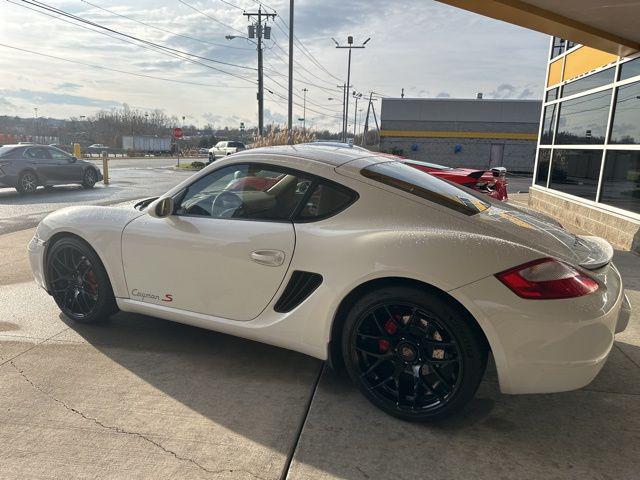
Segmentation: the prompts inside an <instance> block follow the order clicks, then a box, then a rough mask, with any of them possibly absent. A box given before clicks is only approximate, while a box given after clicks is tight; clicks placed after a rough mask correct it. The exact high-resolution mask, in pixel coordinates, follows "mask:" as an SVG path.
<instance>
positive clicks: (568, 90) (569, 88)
mask: <svg viewBox="0 0 640 480" xmlns="http://www.w3.org/2000/svg"><path fill="white" fill-rule="evenodd" d="M615 74H616V69H615V67H611V68H607V69H606V70H602V71H600V72H598V73H594V74H593V75H589V76H587V77H582V78H580V79H578V80H575V81H573V82H571V83H567V84H566V85H565V86H564V87H563V88H562V96H563V97H568V96H569V95H573V94H575V93H580V92H586V91H587V90H591V89H592V88H596V87H602V86H604V85H608V84H610V83H612V82H613V80H614V77H615Z"/></svg>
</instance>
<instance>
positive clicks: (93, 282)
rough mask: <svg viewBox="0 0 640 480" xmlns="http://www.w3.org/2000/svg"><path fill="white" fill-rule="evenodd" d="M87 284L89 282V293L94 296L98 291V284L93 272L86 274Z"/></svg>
mask: <svg viewBox="0 0 640 480" xmlns="http://www.w3.org/2000/svg"><path fill="white" fill-rule="evenodd" d="M87 282H89V287H91V293H93V294H95V293H96V292H97V291H98V282H96V277H95V276H94V274H93V270H89V271H88V272H87Z"/></svg>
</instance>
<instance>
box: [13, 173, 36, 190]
mask: <svg viewBox="0 0 640 480" xmlns="http://www.w3.org/2000/svg"><path fill="white" fill-rule="evenodd" d="M37 189H38V176H37V175H36V172H34V171H33V170H26V171H24V172H22V173H21V174H20V176H19V177H18V183H17V185H16V190H17V191H18V193H34V192H35V191H36V190H37Z"/></svg>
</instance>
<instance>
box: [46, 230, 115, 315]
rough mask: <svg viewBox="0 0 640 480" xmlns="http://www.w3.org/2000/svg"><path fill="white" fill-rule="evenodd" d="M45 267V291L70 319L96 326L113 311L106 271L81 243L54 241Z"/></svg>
mask: <svg viewBox="0 0 640 480" xmlns="http://www.w3.org/2000/svg"><path fill="white" fill-rule="evenodd" d="M45 265H46V278H47V285H48V290H49V292H50V293H51V295H52V296H53V299H54V300H55V302H56V303H57V304H58V307H60V310H62V313H64V314H65V315H66V316H67V317H69V318H70V319H72V320H75V321H77V322H82V323H96V322H99V321H102V320H105V319H106V318H108V317H109V316H110V315H111V314H112V313H114V312H115V311H116V310H117V307H116V303H115V298H114V295H113V290H112V289H111V282H109V277H108V276H107V272H106V270H105V268H104V266H103V265H102V262H101V261H100V258H99V257H98V255H97V254H96V253H95V252H94V251H93V249H91V247H89V246H88V245H87V244H86V243H84V242H83V241H81V240H79V239H77V238H73V237H66V238H62V239H60V240H58V241H57V242H55V243H54V244H53V245H52V246H51V247H50V248H49V249H48V252H47V257H46V260H45Z"/></svg>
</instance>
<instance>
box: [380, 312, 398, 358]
mask: <svg viewBox="0 0 640 480" xmlns="http://www.w3.org/2000/svg"><path fill="white" fill-rule="evenodd" d="M382 328H384V331H385V332H387V333H388V334H389V335H394V334H395V333H396V332H397V331H398V325H397V324H396V322H394V321H393V319H392V318H390V319H388V320H387V321H386V322H384V325H383V326H382ZM378 348H380V351H381V352H383V353H384V352H386V351H387V350H389V348H391V344H390V343H389V341H388V340H385V339H383V338H381V339H380V340H378Z"/></svg>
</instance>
